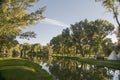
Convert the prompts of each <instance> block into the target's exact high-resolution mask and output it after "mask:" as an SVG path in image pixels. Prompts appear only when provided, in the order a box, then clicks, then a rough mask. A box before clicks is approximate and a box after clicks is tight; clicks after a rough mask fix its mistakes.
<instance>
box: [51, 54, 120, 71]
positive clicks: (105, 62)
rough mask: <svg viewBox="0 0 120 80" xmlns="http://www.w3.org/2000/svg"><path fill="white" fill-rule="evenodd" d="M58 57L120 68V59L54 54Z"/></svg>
mask: <svg viewBox="0 0 120 80" xmlns="http://www.w3.org/2000/svg"><path fill="white" fill-rule="evenodd" d="M53 57H57V58H65V59H72V60H76V61H79V62H82V63H87V64H93V65H96V66H101V67H108V68H114V69H119V70H120V61H111V60H95V59H89V58H80V57H70V56H53Z"/></svg>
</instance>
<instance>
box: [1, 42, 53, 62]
mask: <svg viewBox="0 0 120 80" xmlns="http://www.w3.org/2000/svg"><path fill="white" fill-rule="evenodd" d="M51 51H52V49H51V47H50V46H49V45H47V46H42V45H41V44H40V43H36V44H30V43H24V44H16V45H15V46H14V47H11V48H10V49H7V48H4V53H1V54H0V57H20V58H28V59H31V60H33V59H34V58H38V57H44V56H45V57H46V56H48V55H49V54H50V53H51Z"/></svg>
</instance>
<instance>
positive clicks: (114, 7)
mask: <svg viewBox="0 0 120 80" xmlns="http://www.w3.org/2000/svg"><path fill="white" fill-rule="evenodd" d="M95 1H101V2H102V4H103V6H104V7H105V8H106V9H107V10H108V11H110V12H112V13H113V16H114V18H115V19H116V22H117V24H118V26H119V27H120V21H119V18H118V16H119V6H120V0H95Z"/></svg>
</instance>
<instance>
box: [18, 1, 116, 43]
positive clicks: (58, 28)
mask: <svg viewBox="0 0 120 80" xmlns="http://www.w3.org/2000/svg"><path fill="white" fill-rule="evenodd" d="M43 6H47V9H46V11H45V12H44V13H43V16H45V17H46V19H45V20H42V21H40V23H38V24H36V25H32V26H29V27H28V28H26V29H25V30H24V31H34V32H35V33H36V34H37V38H34V39H30V40H24V39H18V40H19V42H20V43H24V42H28V43H41V44H42V45H45V44H46V43H49V42H50V40H51V39H52V38H53V37H55V36H57V35H58V34H61V32H62V30H63V29H65V28H66V27H70V25H71V24H75V23H76V22H80V21H81V20H84V19H88V20H89V21H91V20H93V21H94V20H96V19H105V20H108V21H109V22H111V23H113V24H114V25H117V24H116V21H115V20H114V19H113V15H112V14H111V13H109V12H108V11H106V10H105V9H104V8H103V6H102V5H101V3H100V2H97V3H96V2H95V0H40V1H39V2H37V3H35V6H34V7H31V8H29V9H28V11H29V12H33V11H36V10H37V9H39V8H41V7H43ZM111 37H112V38H113V41H116V39H115V36H111Z"/></svg>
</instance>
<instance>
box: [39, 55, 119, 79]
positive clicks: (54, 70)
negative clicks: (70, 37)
mask: <svg viewBox="0 0 120 80" xmlns="http://www.w3.org/2000/svg"><path fill="white" fill-rule="evenodd" d="M40 65H41V66H42V68H43V69H44V70H46V71H47V72H48V73H49V74H51V75H53V76H54V80H120V70H116V69H110V68H107V67H100V66H96V65H89V64H84V63H81V62H78V61H75V60H68V59H62V58H53V57H50V58H40Z"/></svg>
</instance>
